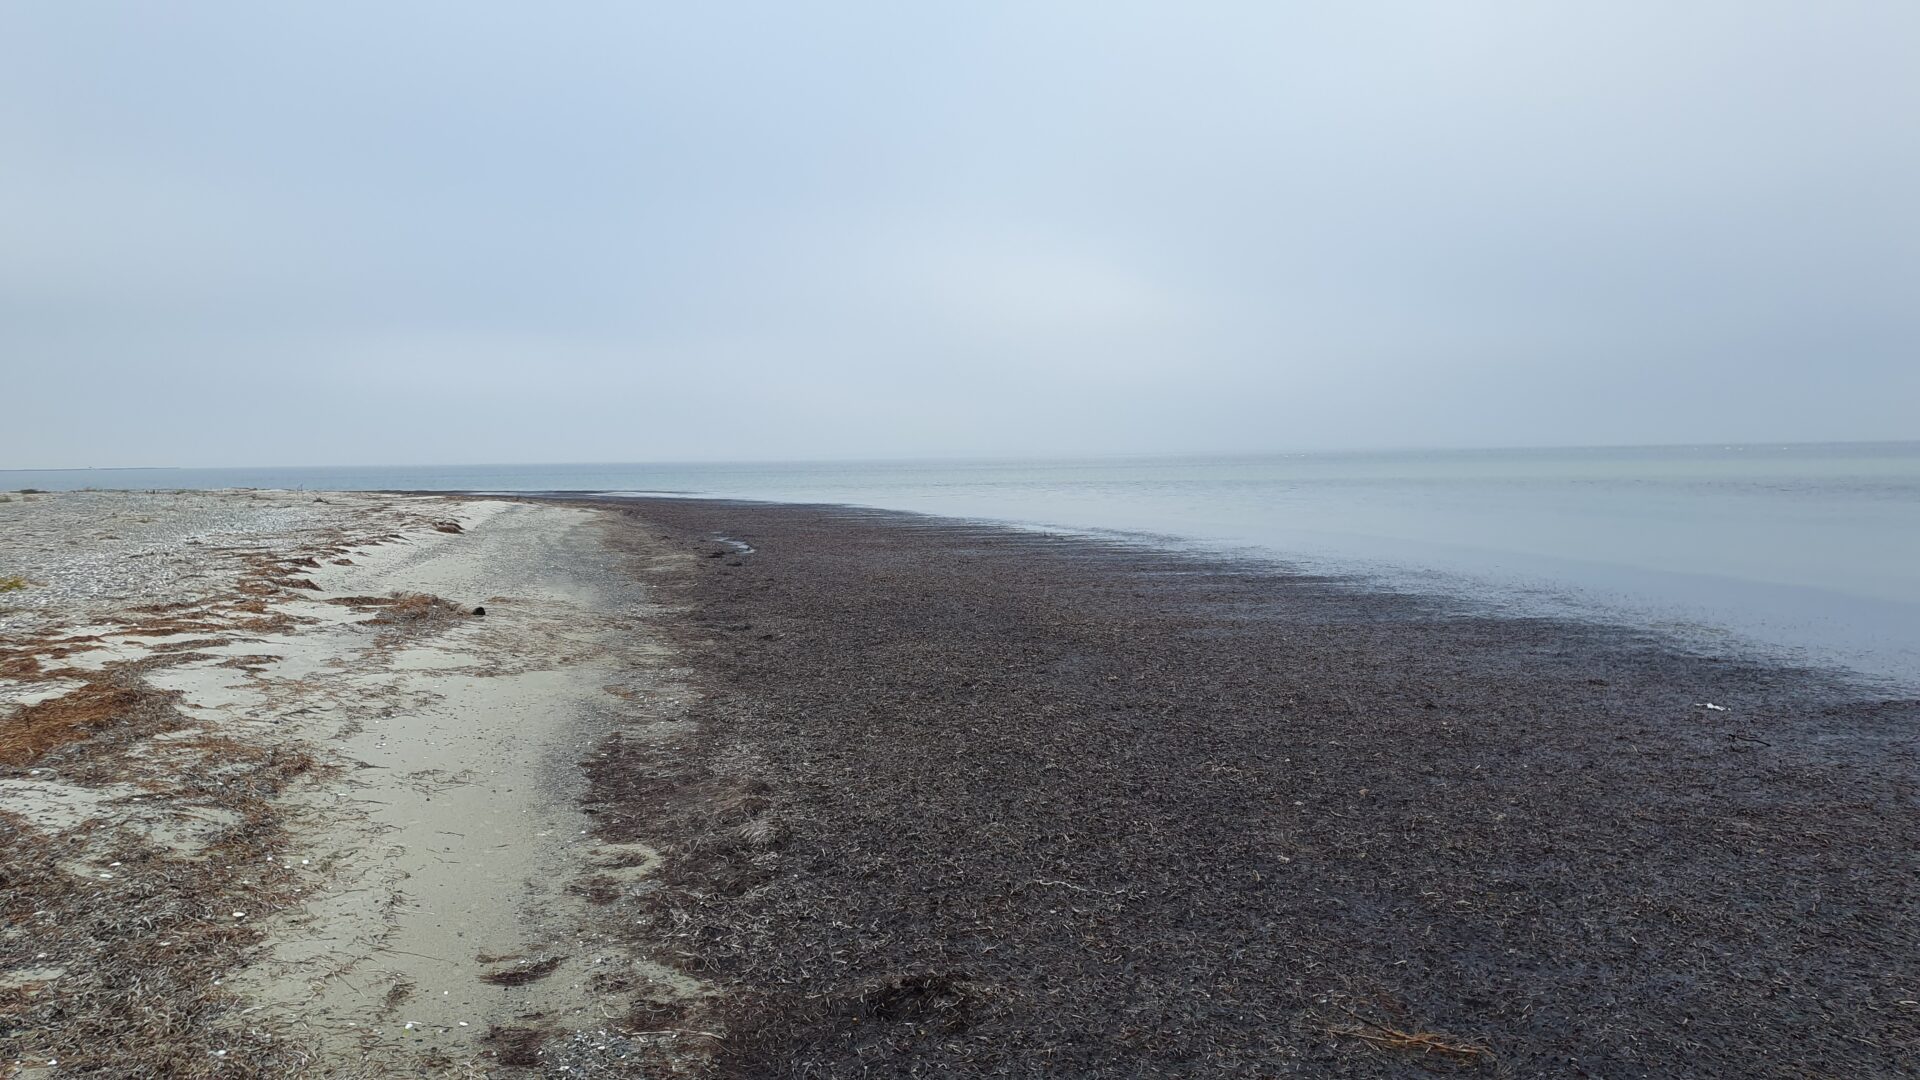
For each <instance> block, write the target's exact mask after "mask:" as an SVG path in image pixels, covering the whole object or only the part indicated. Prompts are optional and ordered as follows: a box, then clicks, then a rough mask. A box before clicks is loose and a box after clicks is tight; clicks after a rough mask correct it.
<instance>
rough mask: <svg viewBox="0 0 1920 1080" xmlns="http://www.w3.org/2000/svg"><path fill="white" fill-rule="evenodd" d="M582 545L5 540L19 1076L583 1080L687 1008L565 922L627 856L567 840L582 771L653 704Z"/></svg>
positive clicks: (635, 732)
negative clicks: (665, 1004)
mask: <svg viewBox="0 0 1920 1080" xmlns="http://www.w3.org/2000/svg"><path fill="white" fill-rule="evenodd" d="M599 516H600V514H599V513H598V512H596V511H591V510H580V509H566V508H559V507H534V506H528V505H524V504H513V503H506V502H486V501H462V500H457V499H439V498H400V497H382V496H355V495H332V494H329V495H321V496H316V495H311V494H300V495H296V494H292V493H272V492H262V493H192V494H111V493H72V494H62V495H44V496H31V495H29V496H16V497H15V498H14V501H12V502H10V503H7V504H4V505H0V538H4V540H3V541H0V566H5V567H6V568H7V571H8V572H9V573H10V574H16V573H17V574H18V575H19V576H21V577H23V578H24V579H25V580H26V582H27V583H28V584H27V585H26V587H24V588H20V589H17V590H14V591H12V592H10V593H8V594H7V595H6V596H5V598H4V601H3V602H4V604H5V614H4V615H3V616H0V620H4V621H3V622H0V648H3V649H4V651H3V652H0V657H3V659H0V672H4V674H5V678H4V680H0V696H3V697H0V700H3V701H4V704H3V705H0V708H4V709H5V710H6V712H7V715H8V720H7V721H6V725H7V726H6V727H4V728H0V731H4V735H5V737H4V740H3V741H0V753H3V754H4V755H5V761H4V769H5V771H4V772H3V773H0V829H4V831H5V832H6V834H7V843H6V847H5V850H6V855H5V856H4V858H5V871H4V873H5V879H6V882H7V885H8V889H7V894H6V908H7V915H8V930H7V932H6V934H5V936H4V938H3V939H0V968H4V971H5V974H4V976H3V978H4V982H3V983H0V993H4V995H5V997H4V999H0V1002H3V1003H4V1014H5V1016H6V1017H7V1019H6V1020H5V1021H4V1023H5V1027H4V1029H0V1035H3V1036H4V1041H5V1044H6V1046H5V1055H6V1058H7V1059H8V1061H9V1062H10V1063H11V1064H12V1065H14V1066H15V1067H17V1068H18V1070H19V1071H20V1073H21V1075H27V1076H36V1075H49V1076H50V1075H76V1074H79V1075H102V1076H109V1075H110V1076H135V1075H151V1076H198V1075H222V1076H229V1075H241V1076H252V1075H323V1076H401V1075H405V1076H415V1075H439V1074H443V1073H444V1074H446V1075H472V1074H473V1072H474V1070H476V1069H485V1068H488V1067H493V1066H497V1065H499V1063H500V1062H501V1061H502V1060H503V1059H504V1060H506V1061H508V1062H512V1061H515V1060H518V1057H519V1056H521V1055H522V1052H521V1051H520V1050H519V1049H517V1048H519V1047H521V1046H522V1045H523V1044H524V1043H525V1041H526V1036H525V1035H524V1034H523V1032H524V1031H525V1030H528V1029H531V1028H535V1027H537V1028H539V1029H540V1030H541V1031H542V1032H543V1033H546V1032H554V1031H563V1032H568V1033H580V1035H579V1037H580V1039H581V1040H582V1044H581V1046H580V1048H579V1049H578V1051H577V1056H580V1057H582V1058H583V1060H584V1059H591V1058H593V1057H594V1056H595V1054H596V1051H595V1050H594V1046H595V1045H596V1043H597V1044H598V1045H599V1046H600V1047H601V1049H600V1051H598V1053H600V1054H602V1055H604V1054H605V1053H606V1052H607V1049H606V1044H605V1039H604V1031H605V1027H606V1025H607V1024H608V1023H609V1022H610V1021H618V1020H620V1019H622V1018H623V1017H624V1015H625V1012H626V1011H629V1010H631V1008H633V1007H634V1006H635V1005H636V1004H640V1005H649V1004H653V1003H657V1002H662V1001H681V1000H684V999H687V998H690V997H694V996H697V995H699V994H700V993H701V992H702V987H701V986H700V984H699V983H698V982H697V981H696V980H694V979H692V978H690V977H688V976H686V975H684V974H682V973H679V972H675V971H670V970H668V969H665V968H663V967H661V966H659V965H658V964H653V963H650V962H646V961H644V960H642V959H640V958H638V957H637V956H636V955H634V954H633V953H632V952H631V950H628V949H626V948H625V947H624V946H622V945H621V944H620V942H619V940H618V938H617V935H614V934H611V933H610V932H609V931H608V930H607V928H605V927H603V926H601V925H599V923H600V921H601V920H600V919H598V918H597V915H598V913H600V912H602V911H604V910H605V908H604V905H600V906H596V905H594V904H592V903H590V902H589V897H593V896H605V895H617V894H618V893H619V892H620V891H621V890H623V889H628V888H632V887H635V886H636V885H637V884H638V883H640V882H641V881H643V879H644V878H645V876H646V874H647V873H648V871H649V870H650V869H651V867H652V866H653V865H654V863H655V862H656V860H657V856H656V855H655V853H654V852H653V851H652V850H650V849H648V848H646V847H644V846H642V845H632V844H627V845H619V844H611V845H610V844H604V843H599V842H597V841H596V840H595V839H594V838H593V837H592V836H591V835H590V834H591V829H590V828H589V826H590V819H589V818H588V816H587V815H585V814H584V813H583V812H582V810H581V807H580V803H579V797H580V795H581V794H582V792H583V789H584V783H583V780H582V777H581V772H580V769H579V764H580V763H581V762H582V761H583V760H586V759H588V758H591V756H592V755H593V754H594V752H595V748H596V746H597V745H598V744H599V743H600V741H602V740H603V739H605V738H606V737H607V736H608V734H609V733H610V732H613V731H615V730H618V731H620V732H621V733H622V734H624V735H625V736H626V737H628V738H634V737H645V734H646V733H647V732H648V731H650V730H653V729H654V728H655V727H657V726H662V725H667V726H670V723H671V717H672V716H673V714H674V711H675V709H676V707H677V706H676V703H677V694H678V692H677V691H676V690H675V689H674V684H673V678H672V677H671V675H669V674H668V673H666V672H665V671H664V670H663V656H664V654H663V653H662V652H661V650H659V649H658V648H657V647H656V646H654V645H653V644H652V643H651V642H652V638H651V635H650V632H649V631H648V629H647V627H646V621H647V605H646V603H645V601H644V599H643V598H642V597H640V595H639V593H638V587H637V585H636V584H634V583H633V582H634V579H633V577H632V576H631V575H629V574H626V573H623V572H622V569H621V567H620V566H619V565H618V561H617V560H616V559H615V558H614V557H612V556H611V555H610V553H609V549H608V548H607V547H606V545H605V544H604V543H602V539H601V536H600V534H599V526H598V524H597V521H596V519H597V518H598V517H599ZM482 612H484V613H482ZM557 1049H558V1048H557V1047H556V1048H555V1050H557ZM620 1052H622V1051H619V1050H616V1051H615V1053H616V1054H618V1053H620ZM56 1063H57V1064H56Z"/></svg>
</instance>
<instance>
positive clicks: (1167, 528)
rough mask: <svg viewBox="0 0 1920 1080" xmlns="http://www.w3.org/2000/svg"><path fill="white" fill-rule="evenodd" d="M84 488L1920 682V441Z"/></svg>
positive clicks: (551, 469) (129, 481)
mask: <svg viewBox="0 0 1920 1080" xmlns="http://www.w3.org/2000/svg"><path fill="white" fill-rule="evenodd" d="M85 486H92V487H150V488H170V487H187V488H204V487H288V488H306V489H407V490H420V489H439V490H468V491H473V490H492V491H533V490H572V491H581V490H592V491H616V492H633V493H674V494H688V495H703V496H722V497H731V498H744V499H763V500H770V501H782V502H824V503H841V504H851V505H859V506H873V507H883V508H887V509H899V510H914V511H921V512H926V513H934V514H943V515H949V516H958V517H970V518H982V519H988V520H995V521H1007V522H1015V523H1020V524H1026V525H1038V526H1049V527H1056V528H1066V529H1077V530H1098V531H1117V532H1143V533H1150V534H1155V535H1157V536H1162V537H1166V538H1170V539H1178V540H1180V541H1196V542H1200V543H1203V544H1205V545H1208V546H1211V547H1229V548H1237V549H1240V550H1242V551H1244V552H1247V553H1250V554H1253V555H1256V556H1261V557H1269V558H1276V559H1282V560H1287V561H1292V562H1297V563H1305V564H1306V565H1309V566H1312V567H1313V568H1315V569H1321V570H1335V571H1342V572H1350V573H1351V572H1357V573H1364V574H1369V575H1372V576H1376V577H1379V578H1381V579H1383V580H1385V581H1387V582H1389V583H1391V584H1395V585H1401V586H1406V587H1412V588H1418V589H1423V590H1428V591H1439V592H1445V593H1449V594H1453V595H1456V596H1462V597H1468V598H1472V599H1475V600H1479V601H1487V602H1492V603H1495V604H1497V605H1499V606H1500V607H1502V608H1504V609H1507V610H1515V611H1522V612H1547V613H1553V614H1585V615H1590V616H1598V617H1604V618H1608V619H1614V620H1619V621H1624V622H1629V623H1633V624H1640V625H1651V626H1656V627H1659V628H1661V629H1663V630H1667V631H1670V632H1673V633H1676V634H1678V635H1679V636H1681V637H1682V638H1685V639H1688V640H1691V641H1693V642H1696V643H1699V644H1701V645H1702V647H1706V648H1713V649H1726V650H1729V651H1734V650H1739V649H1742V648H1746V647H1755V648H1758V649H1760V650H1762V651H1766V652H1770V653H1772V654H1775V655H1780V656H1784V657H1785V658H1787V659H1792V660H1795V661H1801V662H1810V663H1818V664H1833V665H1838V666H1842V667H1846V668H1851V669H1853V670H1856V671H1858V672H1860V673H1862V674H1864V675H1866V676H1868V677H1872V678H1877V679H1882V680H1889V681H1891V682H1892V683H1894V684H1904V685H1920V560H1916V559H1914V558H1913V551H1914V549H1915V543H1916V540H1920V443H1875V444H1866V443H1855V444H1825V445H1795V446H1712V447H1629V448H1595V449H1562V450H1487V451H1426V452H1415V451H1404V452H1391V453H1388V452H1382V453H1325V454H1294V455H1263V456H1240V457H1177V458H1107V459H1089V460H1080V461H972V462H852V463H848V462H840V463H792V464H750V463H749V464H720V463H712V464H658V465H648V464H635V465H498V466H487V465H479V466H404V467H354V468H302V469H165V470H105V469H102V470H75V471H63V472H13V473H5V474H0V487H7V488H20V487H39V488H48V489H58V488H73V487H85Z"/></svg>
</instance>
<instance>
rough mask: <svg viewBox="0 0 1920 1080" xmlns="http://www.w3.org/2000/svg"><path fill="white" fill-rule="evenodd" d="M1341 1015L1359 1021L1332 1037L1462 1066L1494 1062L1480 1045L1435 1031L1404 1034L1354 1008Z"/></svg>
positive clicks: (1335, 1031)
mask: <svg viewBox="0 0 1920 1080" xmlns="http://www.w3.org/2000/svg"><path fill="white" fill-rule="evenodd" d="M1340 1011H1341V1012H1344V1013H1346V1014H1347V1015H1348V1016H1351V1017H1353V1019H1354V1020H1355V1021H1356V1023H1355V1025H1354V1026H1352V1027H1342V1028H1334V1029H1333V1030H1332V1034H1334V1035H1338V1036H1342V1037H1344V1038H1349V1039H1359V1040H1360V1041H1362V1042H1365V1043H1368V1044H1370V1045H1372V1046H1376V1047H1379V1048H1380V1049H1383V1050H1394V1051H1398V1052H1401V1053H1408V1054H1419V1055H1421V1056H1422V1057H1428V1056H1433V1057H1441V1058H1446V1059H1449V1060H1452V1061H1456V1062H1459V1063H1461V1064H1471V1065H1481V1064H1490V1063H1491V1062H1492V1061H1493V1051H1492V1050H1489V1049H1487V1047H1486V1046H1484V1045H1482V1044H1481V1043H1477V1042H1474V1041H1472V1040H1470V1039H1462V1038H1459V1037H1458V1036H1454V1035H1443V1034H1441V1033H1439V1032H1436V1031H1401V1030H1400V1029H1399V1028H1394V1027H1389V1026H1387V1025H1386V1024H1382V1023H1380V1022H1379V1021H1376V1020H1369V1019H1367V1018H1366V1017H1364V1016H1361V1015H1360V1014H1359V1013H1356V1012H1354V1011H1353V1010H1351V1009H1346V1008H1342V1009H1341V1010H1340Z"/></svg>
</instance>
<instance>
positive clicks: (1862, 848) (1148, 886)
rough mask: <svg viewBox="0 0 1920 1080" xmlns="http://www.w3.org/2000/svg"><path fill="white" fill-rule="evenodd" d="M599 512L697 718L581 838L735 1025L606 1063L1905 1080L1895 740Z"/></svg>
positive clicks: (1658, 690) (1226, 600)
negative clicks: (637, 577)
mask: <svg viewBox="0 0 1920 1080" xmlns="http://www.w3.org/2000/svg"><path fill="white" fill-rule="evenodd" d="M602 505H605V504H602ZM621 506H622V509H623V512H624V513H625V514H626V515H627V519H628V522H629V523H630V525H629V526H628V527H627V528H626V529H625V532H626V535H627V540H626V541H625V542H627V543H629V544H630V545H631V547H632V548H633V550H634V553H635V565H636V573H643V574H645V575H646V577H647V580H648V581H649V582H650V583H652V585H653V586H654V588H655V590H656V596H657V597H658V598H659V599H660V600H661V601H662V602H663V603H664V604H666V605H668V608H667V610H666V611H665V613H663V614H661V615H660V616H659V620H660V624H661V626H662V628H663V629H664V630H665V631H666V632H667V633H668V634H669V635H670V636H671V637H672V638H673V639H674V640H675V641H676V643H677V645H678V647H679V648H680V650H681V652H682V658H681V659H682V662H683V663H684V664H686V665H687V666H688V668H689V673H688V677H689V679H690V680H691V683H692V685H693V687H694V688H695V690H696V691H697V694H696V698H697V700H695V701H694V703H693V705H692V708H693V714H694V718H695V719H696V720H697V721H698V723H697V724H696V725H695V726H694V727H693V728H692V730H691V731H690V733H689V734H687V735H685V736H684V737H681V738H678V739H675V740H670V741H666V742H651V743H647V742H642V741H640V740H637V739H636V740H628V741H617V742H616V743H615V744H613V745H612V746H610V747H607V748H604V749H605V751H606V756H604V757H596V758H595V759H594V761H593V763H592V764H591V765H590V767H589V773H590V776H591V778H592V794H591V796H590V807H589V808H590V809H591V810H593V811H594V812H595V813H596V814H597V815H598V817H597V820H599V821H600V822H602V823H603V824H602V828H603V831H604V832H605V833H607V834H608V836H609V837H611V838H616V839H647V840H649V841H651V842H653V843H656V844H658V845H660V846H661V847H662V848H663V849H664V850H665V851H666V854H667V860H666V868H665V870H664V871H663V872H662V876H661V878H660V881H661V885H660V887H659V888H657V889H655V890H654V891H653V892H651V893H649V894H647V895H645V896H642V897H639V898H634V899H629V900H623V901H621V902H623V903H630V904H632V905H633V907H634V919H635V920H636V925H637V927H638V929H637V930H636V932H637V933H641V934H642V935H643V936H651V937H652V938H653V939H654V940H670V941H671V942H672V943H673V944H672V947H671V949H669V950H667V951H666V953H665V954H664V955H667V956H669V957H670V958H672V959H673V960H674V962H676V963H679V964H681V965H682V966H684V967H685V968H687V969H688V970H690V971H692V972H693V973H695V974H697V975H698V976H699V977H701V978H703V979H706V980H709V981H710V982H712V983H713V984H714V985H715V986H716V987H717V988H718V989H719V990H720V991H721V994H720V996H719V997H718V998H717V999H716V1000H715V1002H714V1004H713V1005H712V1009H713V1011H714V1013H715V1014H716V1015H711V1016H705V1017H694V1016H682V1017H677V1018H676V1017H642V1018H636V1019H635V1020H634V1023H636V1024H638V1023H646V1024H648V1025H649V1026H653V1027H662V1026H673V1025H687V1024H691V1023H692V1022H693V1021H695V1020H700V1021H701V1022H702V1023H703V1024H704V1025H705V1026H706V1029H707V1030H712V1031H713V1032H714V1033H716V1034H724V1036H725V1038H724V1040H723V1041H717V1042H716V1043H715V1044H714V1045H715V1046H716V1050H715V1053H716V1055H717V1056H716V1058H715V1064H716V1066H717V1067H718V1069H719V1071H720V1073H721V1074H722V1075H729V1076H741V1077H801V1076H806V1077H831V1076H847V1077H852V1076H887V1077H898V1076H925V1077H969V1076H1014V1077H1041V1076H1053V1077H1135V1076H1222V1077H1224V1076H1234V1077H1242V1076H1244V1077H1254V1076H1259V1077H1269V1076H1296V1075H1297V1076H1338V1077H1398V1076H1418V1075H1428V1074H1432V1073H1443V1074H1446V1073H1451V1074H1461V1075H1485V1076H1516V1077H1536V1076H1568V1077H1606V1078H1620V1077H1809V1076H1828V1077H1879V1076H1887V1077H1891V1076H1911V1075H1914V1074H1915V1073H1916V1072H1920V917H1917V916H1920V903H1916V900H1917V899H1920V879H1917V877H1916V872H1917V871H1920V859H1917V858H1916V842H1917V841H1920V806H1917V805H1916V791H1917V790H1920V788H1917V787H1916V778H1920V769H1917V768H1916V754H1915V741H1914V736H1915V734H1916V729H1917V728H1920V703H1917V702H1914V701H1888V700H1882V699H1875V698H1873V697H1872V696H1870V695H1867V694H1865V693H1863V692H1859V691H1854V690H1850V689H1849V688H1848V686H1847V685H1846V684H1845V683H1844V682H1843V681H1841V680H1838V679H1836V678H1834V677H1831V676H1826V675H1822V674H1820V673H1817V672H1810V671H1805V670H1794V669H1788V668H1781V667H1769V666H1761V665H1757V664H1753V663H1748V662H1739V661H1731V660H1722V659H1716V658H1714V657H1710V656H1700V655H1689V654H1686V653H1684V652H1682V651H1679V650H1677V649H1675V648H1673V647H1670V646H1667V645H1664V644H1662V643H1660V642H1658V641H1655V640H1652V639H1650V638H1646V637H1643V636H1638V635H1635V634H1633V633H1630V632H1628V631H1624V630H1620V629H1617V628H1616V629H1609V628H1605V627H1595V626H1585V625H1578V624H1571V623H1565V622H1558V621H1548V620H1525V619H1511V618H1496V617H1487V616H1483V615H1471V614H1465V613H1462V612H1460V611H1459V610H1457V609H1454V608H1450V607H1448V606H1446V605H1444V604H1441V603H1438V602H1434V601H1428V600H1423V599H1420V598H1417V597H1409V596H1401V595H1394V594H1388V593H1381V592H1377V591H1368V590H1366V589H1364V588H1361V587H1358V586H1356V585H1355V584H1354V583H1351V582H1344V581H1339V580H1332V579H1327V578H1317V577H1312V576H1305V575H1288V574H1285V573H1278V572H1275V571H1274V570H1272V569H1271V568H1266V567H1253V566H1248V565H1244V564H1236V563H1234V562H1231V561H1210V560H1208V559H1206V558H1200V557H1194V556H1191V555H1176V554H1167V553H1162V552H1156V551H1153V550H1147V549H1142V548H1135V547H1129V546H1126V545H1124V544H1116V543H1104V542H1098V541H1089V540H1083V539H1075V538H1063V537H1051V536H1044V535H1034V534H1028V533H1022V532H1016V531H1010V530H1004V529H998V528H992V527H984V526H975V525H970V524H966V523H962V522H954V521H944V520H939V519H931V518H925V517H917V516H911V515H896V514H884V513H869V512H861V511H853V510H844V509H833V508H822V507H782V506H767V505H751V504H730V503H719V502H701V501H687V500H640V501H633V502H627V503H624V504H621ZM729 541H731V542H729ZM663 545H664V547H665V548H666V549H669V550H670V551H673V552H677V553H678V554H679V556H681V557H677V558H665V559H663V558H662V557H661V549H662V547H663ZM643 564H644V565H645V566H646V567H647V568H646V569H642V568H641V567H642V565H643ZM1707 703H1712V704H1713V705H1716V706H1721V707H1722V708H1716V709H1709V708H1706V707H1704V706H1705V705H1706V704H1707ZM722 1029H724V1030H722Z"/></svg>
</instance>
